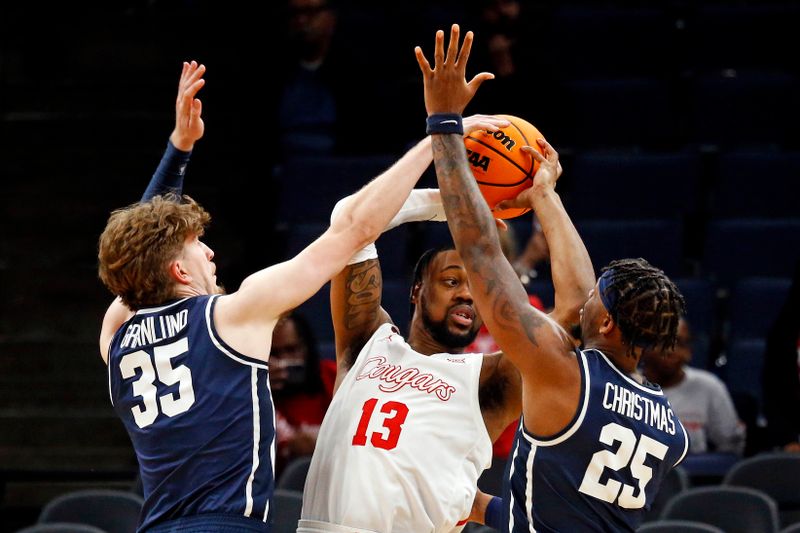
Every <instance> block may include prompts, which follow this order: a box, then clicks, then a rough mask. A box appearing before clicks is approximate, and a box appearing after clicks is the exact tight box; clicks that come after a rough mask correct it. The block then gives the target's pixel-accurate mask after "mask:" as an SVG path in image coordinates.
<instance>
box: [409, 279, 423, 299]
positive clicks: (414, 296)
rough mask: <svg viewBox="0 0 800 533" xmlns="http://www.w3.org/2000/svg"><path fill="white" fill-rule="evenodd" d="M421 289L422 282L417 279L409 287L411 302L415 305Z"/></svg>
mask: <svg viewBox="0 0 800 533" xmlns="http://www.w3.org/2000/svg"><path fill="white" fill-rule="evenodd" d="M421 289H422V282H421V281H418V282H416V283H415V284H414V286H413V287H411V303H412V304H414V305H417V304H418V303H419V291H420V290H421Z"/></svg>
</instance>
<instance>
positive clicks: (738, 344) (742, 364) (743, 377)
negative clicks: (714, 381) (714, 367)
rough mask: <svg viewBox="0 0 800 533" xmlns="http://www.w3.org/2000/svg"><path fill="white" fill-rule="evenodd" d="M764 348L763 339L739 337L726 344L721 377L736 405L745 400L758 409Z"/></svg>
mask: <svg viewBox="0 0 800 533" xmlns="http://www.w3.org/2000/svg"><path fill="white" fill-rule="evenodd" d="M765 350H766V342H765V341H764V340H763V339H740V340H736V341H733V342H731V343H730V345H729V346H728V350H727V352H726V356H727V357H726V365H725V367H724V369H723V379H724V381H725V384H726V385H727V386H728V390H729V391H730V393H731V396H732V397H733V399H734V402H735V403H737V405H741V404H742V402H746V404H748V405H753V406H755V407H756V408H757V409H760V406H761V405H762V401H763V392H762V389H761V372H762V370H763V368H764V351H765ZM742 397H743V398H742ZM737 410H738V411H741V410H742V409H741V408H739V409H737ZM740 414H741V413H740Z"/></svg>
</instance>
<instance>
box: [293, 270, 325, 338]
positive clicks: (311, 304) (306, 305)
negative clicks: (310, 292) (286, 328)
mask: <svg viewBox="0 0 800 533" xmlns="http://www.w3.org/2000/svg"><path fill="white" fill-rule="evenodd" d="M297 310H298V311H299V312H301V313H302V314H303V316H305V317H306V318H307V319H308V323H309V324H310V325H311V329H312V330H313V331H314V336H315V337H316V338H317V341H318V342H319V343H320V345H322V344H324V343H326V342H332V341H333V338H334V334H333V320H332V319H331V284H330V283H326V284H325V285H323V286H322V288H321V289H320V290H319V291H317V293H316V294H314V296H312V297H311V298H309V299H308V300H306V301H305V302H303V303H302V304H301V305H300V306H299V307H298V308H297Z"/></svg>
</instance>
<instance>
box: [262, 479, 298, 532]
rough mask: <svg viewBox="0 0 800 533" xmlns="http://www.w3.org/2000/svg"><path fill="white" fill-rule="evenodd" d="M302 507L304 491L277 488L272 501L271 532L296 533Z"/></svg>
mask: <svg viewBox="0 0 800 533" xmlns="http://www.w3.org/2000/svg"><path fill="white" fill-rule="evenodd" d="M302 509H303V493H302V492H298V491H294V490H284V489H275V492H274V494H273V495H272V502H271V503H270V516H271V526H270V531H271V533H295V531H297V522H298V521H299V520H300V512H301V511H302Z"/></svg>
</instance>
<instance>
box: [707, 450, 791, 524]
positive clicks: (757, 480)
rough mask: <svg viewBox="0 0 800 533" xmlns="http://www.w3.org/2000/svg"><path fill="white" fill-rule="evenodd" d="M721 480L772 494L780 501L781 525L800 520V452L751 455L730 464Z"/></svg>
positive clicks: (728, 483) (772, 496)
mask: <svg viewBox="0 0 800 533" xmlns="http://www.w3.org/2000/svg"><path fill="white" fill-rule="evenodd" d="M722 483H723V484H724V485H731V486H739V487H750V488H753V489H757V490H760V491H762V492H764V493H765V494H767V495H769V496H770V497H771V498H772V499H773V500H775V503H777V504H778V514H779V516H780V521H781V525H782V526H784V527H785V526H788V525H789V524H794V523H795V522H800V455H798V454H794V453H767V454H763V455H757V456H755V457H749V458H747V459H744V460H743V461H741V462H740V463H738V464H737V465H735V466H734V467H733V468H731V470H730V471H729V472H728V474H727V475H726V476H725V479H724V480H723V482H722Z"/></svg>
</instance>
